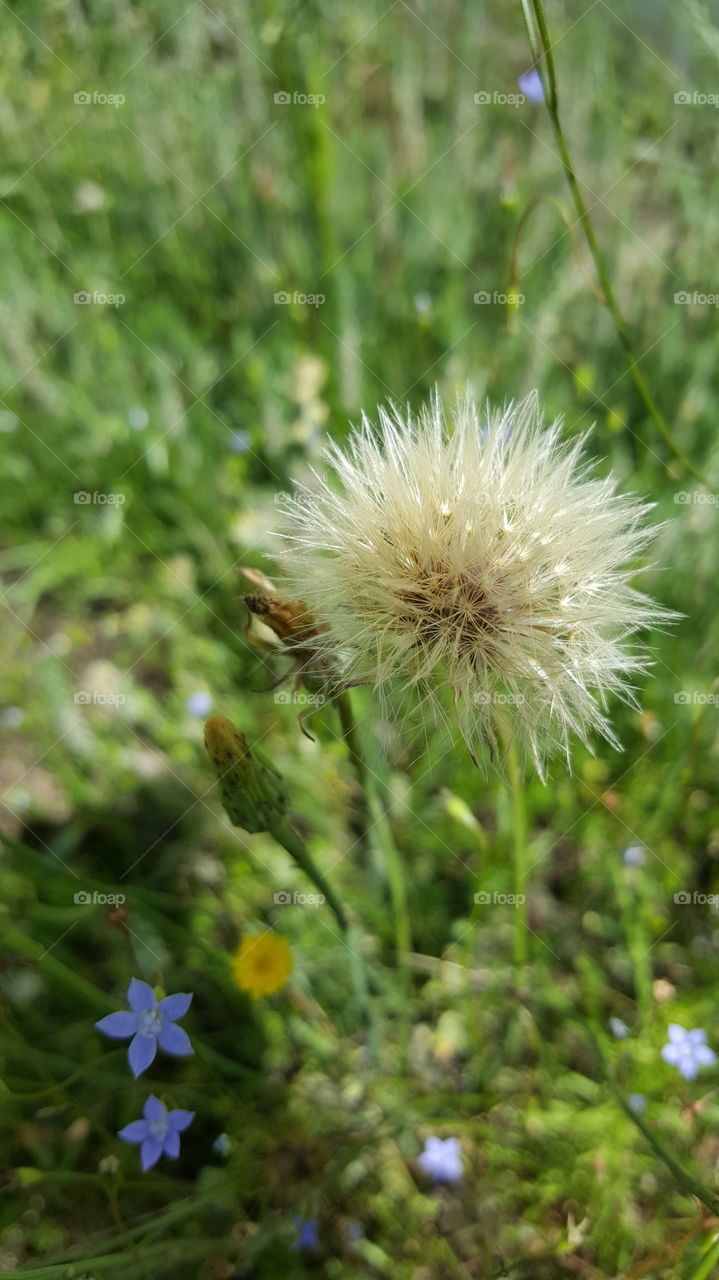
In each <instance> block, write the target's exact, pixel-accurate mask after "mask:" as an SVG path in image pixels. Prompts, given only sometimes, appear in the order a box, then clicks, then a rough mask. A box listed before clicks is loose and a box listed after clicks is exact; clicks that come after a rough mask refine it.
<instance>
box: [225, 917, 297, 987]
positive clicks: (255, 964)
mask: <svg viewBox="0 0 719 1280" xmlns="http://www.w3.org/2000/svg"><path fill="white" fill-rule="evenodd" d="M293 967H294V966H293V962H292V953H291V952H290V948H289V944H288V942H287V939H286V938H278V937H277V936H276V934H274V933H272V932H271V931H270V930H268V931H267V933H261V934H253V935H250V936H249V937H246V938H243V939H242V943H241V945H240V946H239V948H238V949H237V951H236V953H235V956H234V959H233V961H232V971H233V974H234V978H235V982H236V983H237V985H238V987H239V988H240V990H241V991H248V992H249V993H250V995H251V996H254V998H255V1000H256V999H257V998H258V997H259V996H271V995H274V993H275V991H279V989H280V987H284V985H285V983H286V981H287V979H288V978H289V976H290V974H291V973H292V969H293Z"/></svg>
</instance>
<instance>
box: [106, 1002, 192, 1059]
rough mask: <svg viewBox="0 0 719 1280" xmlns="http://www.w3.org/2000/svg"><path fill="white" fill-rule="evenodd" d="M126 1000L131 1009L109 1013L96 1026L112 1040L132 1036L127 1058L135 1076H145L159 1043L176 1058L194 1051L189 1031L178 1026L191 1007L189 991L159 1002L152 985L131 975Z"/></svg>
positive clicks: (125, 1038)
mask: <svg viewBox="0 0 719 1280" xmlns="http://www.w3.org/2000/svg"><path fill="white" fill-rule="evenodd" d="M127 1002H128V1004H129V1006H130V1010H129V1011H126V1010H122V1011H121V1012H120V1013H109V1014H108V1015H107V1017H106V1018H101V1019H100V1021H99V1022H96V1023H95V1026H96V1027H97V1029H98V1031H101V1032H102V1033H103V1035H105V1036H110V1037H111V1039H113V1040H127V1039H128V1038H129V1037H130V1036H132V1040H131V1042H130V1046H129V1048H128V1051H127V1060H128V1062H129V1064H130V1070H131V1071H132V1074H133V1075H134V1076H135V1077H137V1076H140V1075H142V1073H143V1071H146V1070H147V1068H148V1067H149V1066H150V1064H151V1063H152V1062H154V1060H155V1055H156V1053H157V1046H158V1045H159V1046H160V1048H161V1049H164V1051H165V1053H170V1054H172V1055H173V1057H184V1056H185V1055H186V1054H189V1053H192V1052H193V1049H192V1045H191V1044H190V1040H189V1037H188V1035H187V1032H186V1031H183V1030H182V1027H176V1026H175V1022H176V1021H177V1019H178V1018H181V1017H183V1015H184V1014H186V1013H187V1010H188V1009H189V1007H190V1004H191V1002H192V996H191V995H190V994H188V993H183V994H180V995H175V996H165V998H164V1000H160V1001H159V1003H158V1000H157V997H156V995H155V993H154V991H153V990H152V987H150V986H148V984H147V983H146V982H141V981H140V979H139V978H132V979H131V981H130V985H129V987H128V989H127Z"/></svg>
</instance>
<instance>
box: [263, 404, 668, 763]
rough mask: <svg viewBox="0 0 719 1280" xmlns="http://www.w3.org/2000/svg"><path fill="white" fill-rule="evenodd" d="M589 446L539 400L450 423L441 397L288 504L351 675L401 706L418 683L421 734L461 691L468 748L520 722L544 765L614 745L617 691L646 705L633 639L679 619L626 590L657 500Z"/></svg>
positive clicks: (301, 565) (304, 588)
mask: <svg viewBox="0 0 719 1280" xmlns="http://www.w3.org/2000/svg"><path fill="white" fill-rule="evenodd" d="M582 444H583V440H582V439H577V440H573V441H570V442H568V443H566V442H563V441H562V439H561V423H560V422H559V421H557V422H555V423H554V424H553V425H552V426H550V427H545V426H544V425H543V422H542V417H541V414H540V410H539V405H538V401H537V398H536V396H535V395H532V396H529V397H528V398H527V399H526V400H524V401H522V402H521V403H520V404H515V405H510V406H509V408H507V409H504V410H502V411H491V410H488V412H487V415H481V414H480V412H479V410H478V409H477V407H476V405H475V404H474V402H473V401H472V399H471V398H470V397H469V396H466V397H465V398H464V399H463V400H461V401H460V402H459V403H458V405H457V407H456V410H455V412H454V415H453V422H452V425H451V428H450V427H448V426H447V424H446V423H445V419H444V413H443V410H442V406H441V404H440V401H439V399H438V397H436V396H435V398H434V399H433V400H432V402H431V404H430V405H429V407H427V408H425V409H424V410H423V412H422V413H421V414H420V416H419V418H418V419H417V420H414V419H413V418H412V416H411V414H410V413H409V412H405V411H402V410H400V409H398V408H391V409H390V410H384V409H383V410H381V412H380V425H379V429H375V428H374V427H373V426H372V425H371V424H370V423H369V422H368V421H367V419H366V418H363V421H362V425H361V427H360V428H359V429H356V430H355V431H354V432H353V433H352V435H351V436H350V439H349V442H348V444H347V446H346V447H344V448H341V447H340V446H339V445H334V444H332V445H330V446H329V448H328V449H327V454H326V456H327V459H328V461H329V463H330V465H331V468H332V470H333V472H334V480H335V481H337V482H338V484H333V483H331V481H330V479H329V478H326V479H325V478H321V477H319V476H317V477H316V478H315V482H312V483H310V484H309V485H308V486H302V485H297V486H296V488H295V491H294V493H293V494H292V495H290V497H289V498H288V499H286V500H285V503H284V509H285V515H286V521H287V523H286V528H285V530H284V538H285V552H284V563H285V570H286V578H287V579H288V586H289V588H290V591H291V594H292V596H293V598H300V599H302V600H303V601H306V603H307V608H308V609H309V611H310V613H311V615H312V617H313V618H314V619H315V620H316V623H317V637H318V639H317V645H318V649H320V650H324V652H325V653H326V654H327V657H328V662H329V663H336V662H337V661H338V660H341V661H342V663H343V677H344V679H345V682H346V683H347V684H350V683H368V684H371V685H373V686H374V687H375V689H376V690H377V692H378V693H379V695H380V697H381V698H382V699H383V700H384V702H385V703H387V704H389V707H390V709H391V705H392V703H393V701H394V700H395V699H396V698H397V697H399V696H401V697H402V698H404V700H405V701H406V700H407V698H408V695H410V694H411V695H412V699H413V701H414V714H415V715H417V714H419V715H420V717H421V719H422V721H423V723H424V725H425V732H426V733H427V732H428V730H427V725H428V724H430V725H431V724H433V723H434V722H436V721H438V720H443V719H444V720H447V710H446V707H447V701H448V695H449V700H450V701H451V702H452V703H453V706H454V719H455V721H456V723H457V724H458V725H459V728H460V730H461V733H462V735H463V737H464V738H465V741H466V742H467V744H468V746H469V748H470V750H471V751H472V753H473V754H477V752H478V751H479V749H480V748H481V747H482V746H489V749H490V754H491V753H492V748H493V744H494V741H495V730H498V729H500V730H502V729H503V730H505V731H506V729H507V726H508V725H509V724H510V723H511V726H512V728H513V730H514V732H515V735H516V738H517V740H518V742H519V743H521V744H523V746H524V747H525V750H526V752H527V753H528V754H529V755H530V757H531V758H532V759H533V761H534V763H535V766H536V768H537V770H538V771H539V772H540V774H543V768H544V762H545V760H546V759H547V758H548V756H549V755H550V754H551V753H552V752H553V751H555V750H557V749H561V750H563V751H564V753H565V755H566V757H567V761H568V762H569V751H570V740H571V735H572V734H577V735H578V736H579V737H580V738H581V739H582V741H584V742H585V743H587V745H589V740H590V737H591V735H592V734H593V733H599V734H602V735H603V736H604V737H605V738H607V739H608V741H609V742H611V743H612V744H613V745H614V746H615V747H619V745H620V744H619V742H618V741H617V739H616V737H615V735H614V733H613V730H612V728H611V725H610V722H609V720H608V718H607V715H606V706H607V699H608V696H609V695H611V694H618V695H619V696H620V697H623V698H624V699H625V701H628V702H631V703H633V704H634V705H636V698H635V697H634V695H633V693H632V691H631V688H630V677H632V676H634V675H636V674H639V673H642V672H643V671H644V670H645V669H646V667H647V665H648V664H647V660H646V658H645V657H644V656H642V654H641V653H638V652H635V651H634V650H633V649H631V648H628V647H627V646H626V641H627V639H628V637H630V636H631V635H633V634H634V633H635V632H637V631H638V630H639V629H640V628H642V627H644V626H646V625H648V624H649V623H652V622H657V621H668V620H670V619H671V618H672V617H673V616H674V615H672V614H671V613H670V612H668V611H667V610H664V609H661V608H659V607H657V606H656V605H655V604H654V603H653V602H652V601H651V600H649V599H648V598H647V597H646V596H643V595H641V594H640V593H639V592H637V591H635V590H633V589H632V588H631V587H630V586H629V585H628V579H629V577H630V576H631V574H630V572H629V571H628V570H627V569H626V567H625V566H626V563H627V561H630V560H631V559H632V558H634V557H636V556H637V555H638V554H639V553H640V552H641V551H642V550H643V549H644V548H645V547H646V545H647V543H648V542H649V540H650V538H651V537H652V532H653V531H652V530H651V529H647V528H645V527H644V517H645V516H646V513H647V512H648V511H649V510H650V507H649V506H648V505H645V504H642V503H641V502H640V501H639V500H638V499H636V498H635V497H632V496H622V495H619V494H617V493H615V491H614V490H615V485H614V481H613V480H612V479H611V478H608V479H598V478H596V477H594V476H593V475H591V474H590V469H589V467H588V466H587V465H586V464H584V463H582V462H581V459H580V455H581V450H582ZM384 709H385V711H387V709H388V707H387V706H385V708H384ZM510 717H511V720H510Z"/></svg>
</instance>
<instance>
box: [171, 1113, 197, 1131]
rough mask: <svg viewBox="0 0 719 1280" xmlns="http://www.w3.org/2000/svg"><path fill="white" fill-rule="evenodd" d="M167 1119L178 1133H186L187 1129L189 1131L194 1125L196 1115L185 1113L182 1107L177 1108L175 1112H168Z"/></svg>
mask: <svg viewBox="0 0 719 1280" xmlns="http://www.w3.org/2000/svg"><path fill="white" fill-rule="evenodd" d="M167 1118H168V1120H169V1121H170V1125H171V1126H172V1128H173V1129H174V1130H175V1131H176V1133H184V1132H185V1129H189V1127H190V1125H191V1124H192V1121H193V1120H194V1118H195V1113H194V1111H185V1110H184V1109H183V1108H182V1107H176V1108H175V1110H174V1111H168V1113H167Z"/></svg>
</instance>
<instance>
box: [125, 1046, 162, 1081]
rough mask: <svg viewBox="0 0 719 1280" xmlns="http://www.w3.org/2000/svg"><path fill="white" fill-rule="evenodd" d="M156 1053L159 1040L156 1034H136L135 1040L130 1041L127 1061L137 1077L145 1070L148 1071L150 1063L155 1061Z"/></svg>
mask: <svg viewBox="0 0 719 1280" xmlns="http://www.w3.org/2000/svg"><path fill="white" fill-rule="evenodd" d="M156 1053H157V1041H156V1039H155V1037H154V1036H135V1038H134V1040H131V1041H130V1048H129V1049H128V1051H127V1061H128V1062H129V1064H130V1070H131V1072H132V1074H133V1075H134V1077H135V1079H137V1077H138V1076H141V1075H142V1073H143V1071H147V1068H148V1067H149V1066H150V1063H151V1062H154V1061H155V1054H156Z"/></svg>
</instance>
